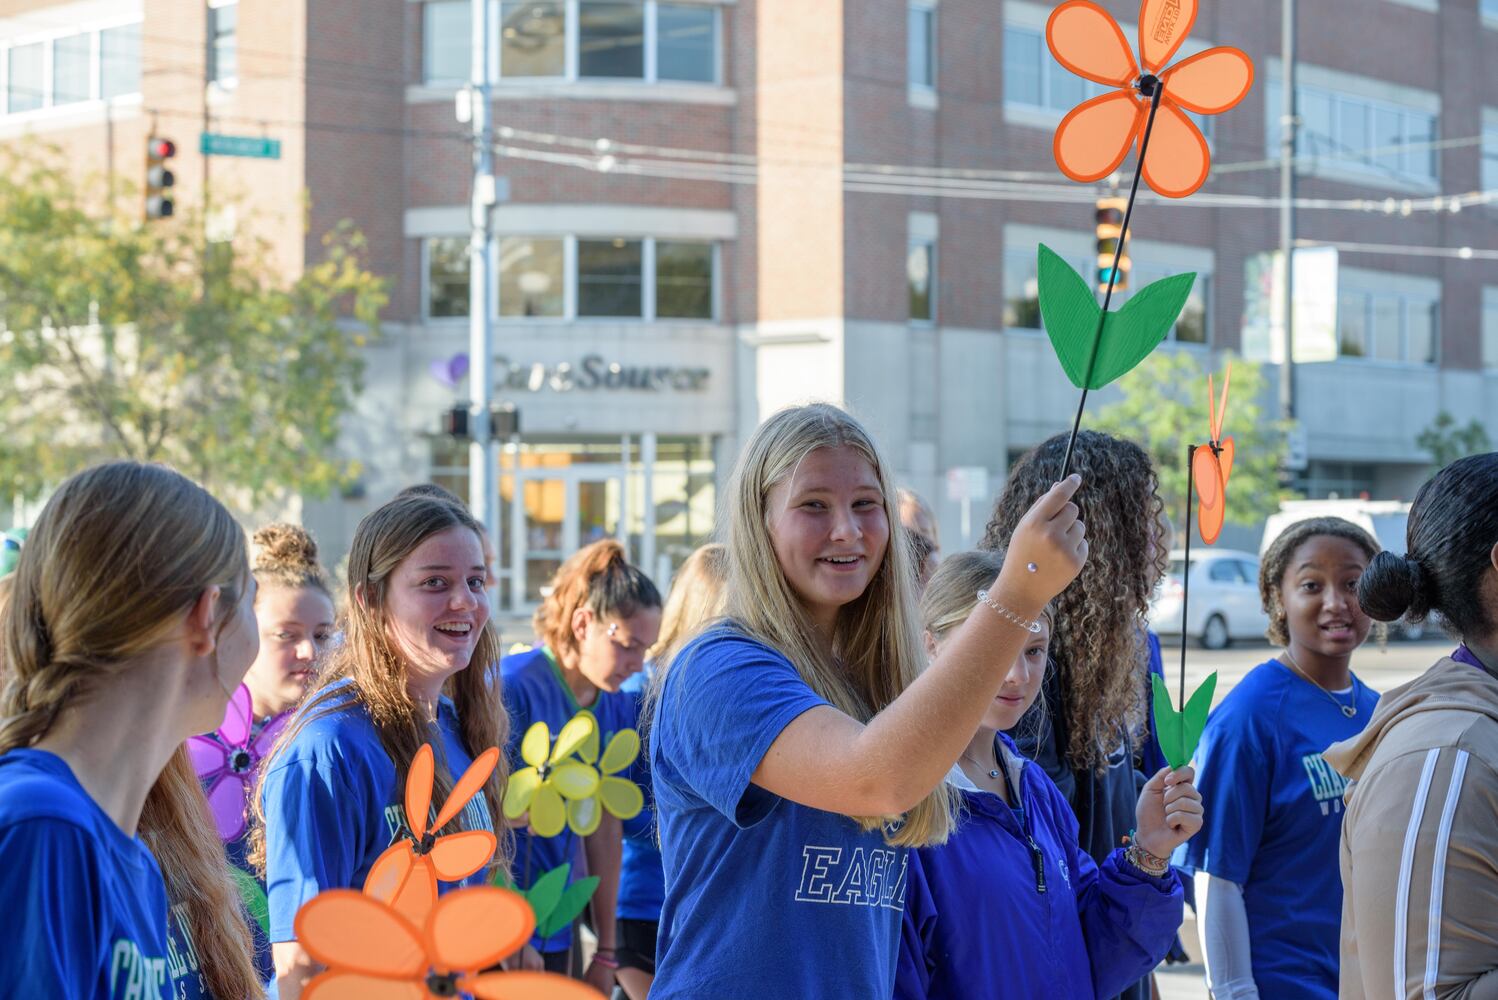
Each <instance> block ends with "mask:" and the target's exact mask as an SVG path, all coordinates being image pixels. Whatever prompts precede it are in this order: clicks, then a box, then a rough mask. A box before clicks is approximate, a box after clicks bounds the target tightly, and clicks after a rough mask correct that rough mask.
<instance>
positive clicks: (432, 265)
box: [427, 237, 468, 319]
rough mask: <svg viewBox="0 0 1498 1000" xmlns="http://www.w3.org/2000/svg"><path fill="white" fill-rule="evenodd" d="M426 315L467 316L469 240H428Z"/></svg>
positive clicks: (432, 316)
mask: <svg viewBox="0 0 1498 1000" xmlns="http://www.w3.org/2000/svg"><path fill="white" fill-rule="evenodd" d="M427 315H428V316H430V317H431V318H433V319H442V318H444V317H449V316H467V315H468V241H467V240H466V239H462V238H461V237H451V238H447V239H437V240H427Z"/></svg>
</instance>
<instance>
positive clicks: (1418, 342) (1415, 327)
mask: <svg viewBox="0 0 1498 1000" xmlns="http://www.w3.org/2000/svg"><path fill="white" fill-rule="evenodd" d="M1439 308H1440V307H1439V306H1438V305H1437V304H1436V303H1434V302H1427V301H1424V300H1422V299H1410V300H1409V301H1408V303H1407V314H1408V315H1407V318H1406V332H1407V333H1408V335H1409V336H1408V353H1407V356H1406V360H1407V361H1410V362H1411V363H1413V364H1417V365H1433V364H1435V363H1436V343H1437V341H1436V329H1437V324H1436V314H1437V310H1438V309H1439Z"/></svg>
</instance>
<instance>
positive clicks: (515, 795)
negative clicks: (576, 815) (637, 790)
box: [504, 712, 598, 837]
mask: <svg viewBox="0 0 1498 1000" xmlns="http://www.w3.org/2000/svg"><path fill="white" fill-rule="evenodd" d="M589 739H591V740H592V741H593V742H594V743H595V744H596V743H597V742H598V722H597V720H595V719H594V718H593V716H592V714H591V713H589V712H579V713H578V714H577V715H575V716H573V717H572V718H571V719H570V720H569V721H568V723H567V724H566V725H565V726H563V727H562V731H561V732H560V733H558V734H557V739H556V742H555V743H552V740H551V729H550V727H548V726H547V725H546V723H544V722H537V723H536V724H535V725H533V726H531V727H530V728H529V729H527V730H526V731H525V737H524V738H523V739H522V740H521V741H520V757H521V759H522V760H524V761H525V762H526V764H528V765H529V766H528V767H523V768H521V769H520V770H518V771H516V772H515V773H514V774H512V775H510V783H509V786H508V787H507V788H506V789H505V801H504V813H505V816H506V817H507V818H509V819H516V818H518V817H520V816H523V815H525V814H526V813H527V812H529V813H530V826H531V829H532V830H534V831H535V832H536V833H537V834H538V835H539V836H542V837H555V836H556V835H557V834H559V833H561V832H562V827H563V826H566V825H567V823H568V809H567V806H566V804H565V803H564V802H563V799H568V800H572V801H576V800H578V799H586V798H590V797H592V796H593V795H595V794H596V793H597V792H598V771H597V770H596V769H595V768H594V767H593V766H592V765H591V764H584V763H582V762H581V761H579V760H576V759H573V760H569V759H568V758H569V757H572V756H573V755H574V754H576V753H577V751H578V750H579V749H580V748H581V747H582V746H583V745H584V744H585V743H587V742H588V740H589ZM594 825H595V826H596V825H597V824H594Z"/></svg>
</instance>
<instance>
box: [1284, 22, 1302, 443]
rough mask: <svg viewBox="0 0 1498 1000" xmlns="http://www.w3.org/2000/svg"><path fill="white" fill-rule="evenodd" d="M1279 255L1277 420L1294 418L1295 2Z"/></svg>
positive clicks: (1287, 58)
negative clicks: (1281, 275)
mask: <svg viewBox="0 0 1498 1000" xmlns="http://www.w3.org/2000/svg"><path fill="white" fill-rule="evenodd" d="M1280 60H1281V61H1282V63H1283V66H1282V67H1281V69H1282V73H1283V77H1282V80H1281V89H1282V93H1281V94H1280V256H1281V258H1282V259H1283V260H1284V262H1285V301H1284V305H1283V307H1282V308H1283V309H1284V315H1283V316H1282V317H1281V325H1282V327H1283V329H1284V333H1283V338H1284V343H1283V346H1284V360H1283V361H1282V362H1281V363H1280V419H1282V420H1294V419H1295V268H1294V267H1293V266H1292V265H1293V252H1294V249H1295V133H1296V128H1297V126H1298V124H1299V122H1298V120H1297V118H1296V115H1295V0H1281V4H1280Z"/></svg>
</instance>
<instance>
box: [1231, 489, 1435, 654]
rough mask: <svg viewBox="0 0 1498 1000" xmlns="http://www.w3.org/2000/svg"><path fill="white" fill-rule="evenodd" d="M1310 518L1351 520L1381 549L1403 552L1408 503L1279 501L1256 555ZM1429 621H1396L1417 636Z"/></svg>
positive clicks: (1411, 636) (1410, 635)
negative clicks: (1412, 623)
mask: <svg viewBox="0 0 1498 1000" xmlns="http://www.w3.org/2000/svg"><path fill="white" fill-rule="evenodd" d="M1313 517H1340V518H1342V519H1343V520H1344V521H1351V522H1352V523H1353V524H1355V525H1357V526H1358V527H1360V528H1362V529H1363V530H1364V531H1366V532H1368V534H1370V535H1372V536H1373V537H1374V538H1375V539H1376V540H1377V541H1378V544H1379V546H1380V547H1381V548H1385V549H1388V550H1389V551H1390V552H1394V553H1396V554H1399V555H1403V554H1404V546H1405V538H1406V534H1405V532H1406V529H1407V528H1408V527H1409V520H1410V505H1409V504H1408V503H1405V502H1404V501H1403V500H1287V501H1285V502H1284V503H1282V504H1280V509H1279V512H1278V513H1274V514H1270V515H1269V517H1268V519H1267V520H1265V522H1264V537H1263V538H1262V539H1261V540H1260V542H1259V555H1260V556H1261V557H1262V556H1263V555H1264V553H1265V552H1267V551H1268V550H1269V546H1270V545H1272V544H1274V540H1275V539H1276V538H1278V537H1279V536H1280V535H1281V534H1283V533H1284V531H1285V529H1286V528H1288V527H1290V525H1292V524H1294V523H1295V522H1297V521H1305V520H1308V519H1310V518H1313ZM1430 624H1431V623H1428V622H1421V623H1420V624H1418V625H1411V624H1407V623H1405V622H1400V623H1399V625H1398V627H1399V630H1400V632H1401V633H1403V635H1404V636H1405V637H1406V638H1408V639H1420V638H1422V637H1424V635H1425V633H1426V632H1427V631H1429V630H1430Z"/></svg>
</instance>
